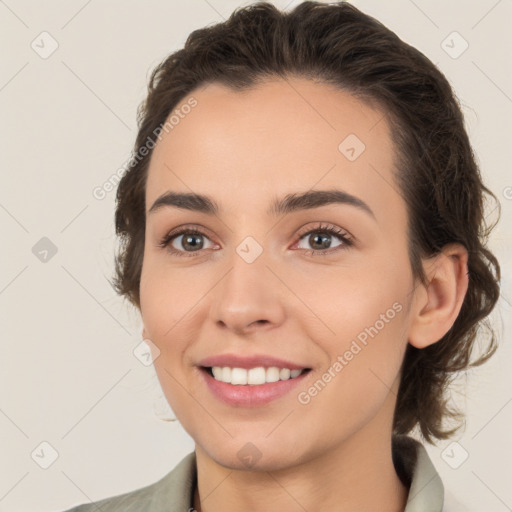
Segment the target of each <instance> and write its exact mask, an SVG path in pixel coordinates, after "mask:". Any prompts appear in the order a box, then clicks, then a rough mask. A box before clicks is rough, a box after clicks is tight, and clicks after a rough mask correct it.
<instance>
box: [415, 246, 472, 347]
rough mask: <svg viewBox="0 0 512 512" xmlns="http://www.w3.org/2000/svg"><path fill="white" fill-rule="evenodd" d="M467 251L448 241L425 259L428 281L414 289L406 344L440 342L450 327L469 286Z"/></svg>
mask: <svg viewBox="0 0 512 512" xmlns="http://www.w3.org/2000/svg"><path fill="white" fill-rule="evenodd" d="M467 262H468V253H467V250H466V249H465V247H464V246H462V245H461V244H449V245H446V246H445V247H443V250H442V251H441V253H439V254H436V255H435V256H434V257H432V258H429V259H428V260H426V261H424V269H425V273H426V275H427V279H428V284H427V286H426V287H425V286H424V285H423V284H420V286H419V287H418V288H417V289H416V290H415V296H414V299H413V308H412V311H411V315H412V318H411V325H410V330H409V343H410V344H411V345H413V346H414V347H416V348H425V347H427V346H429V345H432V344H433V343H435V342H436V341H439V340H440V339H441V338H442V337H443V336H444V335H445V334H446V333H447V332H448V331H449V330H450V329H451V327H452V326H453V324H454V322H455V320H456V319H457V316H458V314H459V312H460V309H461V307H462V303H463V301H464V297H465V295H466V292H467V289H468V266H467Z"/></svg>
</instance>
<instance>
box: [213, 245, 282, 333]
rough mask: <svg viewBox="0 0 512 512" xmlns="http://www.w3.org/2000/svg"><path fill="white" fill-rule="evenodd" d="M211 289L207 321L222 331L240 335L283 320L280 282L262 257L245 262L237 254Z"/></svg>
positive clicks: (277, 324)
mask: <svg viewBox="0 0 512 512" xmlns="http://www.w3.org/2000/svg"><path fill="white" fill-rule="evenodd" d="M230 262H232V265H231V268H230V269H229V271H228V272H227V274H225V275H224V277H223V278H222V279H221V281H220V282H219V283H218V285H217V286H216V287H215V288H214V289H213V290H212V292H213V293H212V297H211V299H212V301H211V318H212V320H213V321H214V322H215V324H216V325H217V326H218V327H219V328H221V329H224V330H229V331H232V332H233V333H236V334H239V335H242V334H250V333H251V332H255V331H258V330H267V329H272V328H275V327H277V326H279V325H280V324H281V323H282V322H283V321H284V318H285V308H284V304H283V297H284V294H285V289H284V287H283V285H282V283H280V282H279V280H278V279H277V278H276V277H275V275H274V274H273V272H271V271H270V270H269V268H268V267H267V262H266V260H265V258H264V257H262V256H260V257H259V258H258V259H256V261H254V262H252V263H247V262H246V261H244V260H243V259H242V258H241V257H240V256H239V255H238V254H236V253H235V255H234V256H233V258H232V260H231V261H230Z"/></svg>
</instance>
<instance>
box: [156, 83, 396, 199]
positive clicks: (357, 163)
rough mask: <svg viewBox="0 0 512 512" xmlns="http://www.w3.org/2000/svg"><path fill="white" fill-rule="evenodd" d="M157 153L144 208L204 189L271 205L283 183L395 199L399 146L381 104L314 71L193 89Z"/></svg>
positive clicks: (292, 188) (294, 187)
mask: <svg viewBox="0 0 512 512" xmlns="http://www.w3.org/2000/svg"><path fill="white" fill-rule="evenodd" d="M191 97H193V98H194V99H195V101H196V102H197V104H196V106H195V107H193V108H191V109H186V111H187V112H188V113H187V114H186V115H181V116H179V123H175V124H173V128H172V129H171V130H169V132H168V133H165V132H163V136H162V139H161V140H160V141H159V142H158V143H157V145H156V147H155V149H154V151H153V155H152V158H151V164H150V168H149V175H148V181H147V187H146V198H147V209H149V207H150V206H151V204H152V201H154V199H156V197H157V196H158V195H159V194H161V193H162V192H164V191H166V190H168V189H172V190H177V191H181V192H195V193H205V194H208V195H212V196H215V197H217V198H219V202H221V203H222V202H223V201H224V200H225V201H226V202H229V203H231V205H233V206H235V204H236V203H237V198H238V201H239V204H238V206H241V205H245V206H247V205H248V203H254V206H255V207H256V206H257V205H259V206H260V208H265V207H266V206H267V202H268V201H266V198H268V197H269V195H275V194H276V192H278V191H280V192H282V193H286V192H297V191H299V190H300V191H304V190H309V189H311V188H328V187H333V186H335V187H338V188H343V189H344V190H347V191H348V192H350V193H353V194H355V195H359V196H364V197H365V198H366V199H367V200H368V202H373V201H375V200H376V199H378V202H381V201H382V199H383V198H384V199H386V198H387V199H389V200H395V201H396V187H394V186H393V177H392V173H393V168H394V147H393V145H392V142H391V138H390V131H389V129H390V128H389V125H388V123H387V121H386V117H385V114H384V112H383V111H381V110H378V109H375V108H373V107H370V106H369V105H367V104H365V103H363V102H361V101H360V100H358V99H356V98H355V97H354V96H352V95H351V94H349V93H348V92H346V91H341V90H339V89H337V88H335V87H334V86H332V85H328V84H323V83H318V82H312V81H310V80H307V79H302V78H293V79H286V80H283V79H279V80H273V81H268V82H265V83H263V84H259V85H257V86H255V87H251V88H250V89H247V90H244V91H234V90H232V89H230V88H228V87H226V86H224V85H222V84H219V83H211V84H208V85H207V86H204V87H201V88H198V89H196V90H195V91H193V92H192V93H190V94H189V95H188V96H187V97H186V98H184V99H183V100H182V102H181V103H180V104H179V105H177V107H176V109H175V110H174V111H173V112H176V110H178V112H179V111H180V106H182V105H184V104H185V103H186V102H187V101H188V100H189V99H190V98H191Z"/></svg>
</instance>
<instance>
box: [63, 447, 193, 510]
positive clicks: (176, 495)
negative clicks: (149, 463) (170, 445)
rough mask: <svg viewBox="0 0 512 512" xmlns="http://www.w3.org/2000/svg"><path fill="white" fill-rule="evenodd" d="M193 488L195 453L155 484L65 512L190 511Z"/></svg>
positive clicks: (185, 458) (186, 457)
mask: <svg viewBox="0 0 512 512" xmlns="http://www.w3.org/2000/svg"><path fill="white" fill-rule="evenodd" d="M195 485H196V460H195V453H194V452H192V453H189V454H188V455H187V456H185V457H184V458H183V459H182V460H181V461H180V462H179V463H178V464H177V466H176V467H175V468H174V469H173V470H172V471H170V472H169V473H167V474H166V475H165V476H164V477H163V478H161V479H160V480H158V481H157V482H155V483H153V484H150V485H147V486H145V487H141V488H140V489H136V490H134V491H131V492H127V493H124V494H119V495H116V496H112V497H109V498H105V499H102V500H100V501H95V502H92V503H84V504H82V505H78V506H76V507H73V508H70V509H67V510H65V511H64V512H97V511H98V510H101V511H102V512H141V511H142V510H144V512H157V511H158V512H161V511H162V510H163V509H164V508H165V510H169V512H171V511H174V510H180V512H186V511H187V510H188V509H189V508H190V503H191V502H192V496H193V493H194V489H195Z"/></svg>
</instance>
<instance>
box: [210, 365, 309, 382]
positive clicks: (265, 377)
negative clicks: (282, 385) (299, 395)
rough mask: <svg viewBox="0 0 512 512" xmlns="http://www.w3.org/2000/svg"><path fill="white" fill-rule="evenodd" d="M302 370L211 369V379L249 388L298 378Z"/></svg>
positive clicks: (260, 367)
mask: <svg viewBox="0 0 512 512" xmlns="http://www.w3.org/2000/svg"><path fill="white" fill-rule="evenodd" d="M303 371H304V370H290V369H289V368H278V367H277V366H271V367H270V368H263V366H259V367H257V368H251V369H250V370H246V369H245V368H230V367H229V366H223V367H221V366H214V367H212V373H213V378H214V379H215V380H218V381H220V382H227V383H228V384H233V385H236V386H240V385H245V384H248V385H250V386H259V385H261V384H265V383H267V382H277V381H279V380H288V379H294V378H295V377H298V376H299V375H300V374H301V373H302V372H303Z"/></svg>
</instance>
